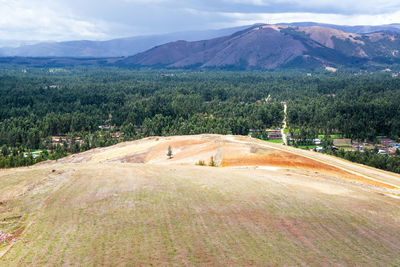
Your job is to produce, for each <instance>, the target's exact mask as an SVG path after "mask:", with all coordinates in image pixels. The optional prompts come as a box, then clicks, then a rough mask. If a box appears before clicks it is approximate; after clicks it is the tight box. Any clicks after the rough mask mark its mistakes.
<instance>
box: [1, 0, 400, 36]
mask: <svg viewBox="0 0 400 267" xmlns="http://www.w3.org/2000/svg"><path fill="white" fill-rule="evenodd" d="M300 21H315V22H324V23H333V24H342V25H364V24H367V25H379V24H390V23H400V1H399V0H0V40H54V41H64V40H77V39H90V40H106V39H111V38H116V37H127V36H135V35H145V34H158V33H169V32H177V31H187V30H204V29H217V28H224V27H231V26H239V25H250V24H254V23H279V22H300Z"/></svg>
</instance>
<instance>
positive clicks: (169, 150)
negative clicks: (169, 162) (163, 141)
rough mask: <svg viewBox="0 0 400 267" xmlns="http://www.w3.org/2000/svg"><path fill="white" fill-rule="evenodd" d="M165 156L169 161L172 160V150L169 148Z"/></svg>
mask: <svg viewBox="0 0 400 267" xmlns="http://www.w3.org/2000/svg"><path fill="white" fill-rule="evenodd" d="M167 156H168V158H169V159H171V158H172V148H171V146H169V147H168V152H167Z"/></svg>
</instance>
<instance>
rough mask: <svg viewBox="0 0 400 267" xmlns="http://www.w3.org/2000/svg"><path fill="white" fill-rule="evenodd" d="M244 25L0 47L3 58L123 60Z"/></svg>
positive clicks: (242, 27)
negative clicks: (156, 47)
mask: <svg viewBox="0 0 400 267" xmlns="http://www.w3.org/2000/svg"><path fill="white" fill-rule="evenodd" d="M248 27H249V26H241V27H234V28H225V29H218V30H205V31H187V32H176V33H169V34H160V35H143V36H134V37H128V38H118V39H113V40H107V41H89V40H77V41H68V42H40V43H36V44H29V45H21V46H18V47H0V56H2V57H13V56H18V57H83V58H87V57H93V58H99V57H122V56H131V55H135V54H137V53H139V52H143V51H146V50H148V49H150V48H152V47H154V46H156V45H161V44H165V43H168V42H173V41H177V40H186V41H198V40H205V39H211V38H216V37H220V36H225V35H230V34H232V33H235V32H237V31H240V30H243V29H246V28H248Z"/></svg>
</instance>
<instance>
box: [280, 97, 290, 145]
mask: <svg viewBox="0 0 400 267" xmlns="http://www.w3.org/2000/svg"><path fill="white" fill-rule="evenodd" d="M283 111H284V114H285V115H284V117H283V121H282V125H283V127H282V128H281V134H282V141H283V144H284V145H286V146H287V144H288V142H287V135H286V133H285V130H286V127H287V123H286V119H287V104H286V102H283Z"/></svg>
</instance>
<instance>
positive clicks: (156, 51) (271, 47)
mask: <svg viewBox="0 0 400 267" xmlns="http://www.w3.org/2000/svg"><path fill="white" fill-rule="evenodd" d="M344 30H346V31H344ZM365 32H366V33H365ZM179 37H183V38H179ZM203 37H210V38H203ZM184 38H185V39H186V40H183V39H184ZM177 39H182V40H178V41H173V42H169V43H168V40H177ZM190 40H195V41H190ZM165 42H167V43H165ZM154 44H157V46H154V47H153V48H151V47H152V46H153V45H154ZM148 48H149V49H148ZM18 49H20V51H23V50H25V52H24V53H23V55H26V57H3V58H0V63H3V64H19V65H28V66H29V65H30V66H65V65H113V66H120V67H163V68H195V69H205V68H211V69H213V68H218V69H276V68H319V67H331V68H338V67H356V68H367V67H373V68H388V67H391V66H396V65H397V66H398V65H399V63H400V54H399V51H400V25H399V24H393V25H383V26H337V25H328V24H323V25H320V24H316V23H312V22H303V23H295V24H291V25H288V24H282V25H268V24H264V25H263V24H257V25H253V26H249V27H239V28H229V29H222V30H215V31H203V32H187V33H180V34H171V35H163V36H152V37H151V36H147V37H134V38H127V39H116V40H110V41H106V42H91V41H75V42H66V43H55V44H47V45H45V44H36V45H33V46H22V47H20V48H18ZM35 49H37V50H35ZM146 49H148V50H146ZM2 51H3V52H2ZM35 51H36V52H35ZM136 51H144V52H140V53H137V54H135V52H136ZM0 53H3V54H4V48H3V50H0ZM129 54H130V55H133V56H126V55H129ZM35 55H40V56H41V57H40V58H35V57H34V56H35ZM28 56H29V57H28Z"/></svg>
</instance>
